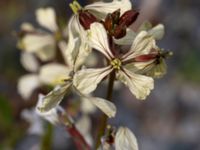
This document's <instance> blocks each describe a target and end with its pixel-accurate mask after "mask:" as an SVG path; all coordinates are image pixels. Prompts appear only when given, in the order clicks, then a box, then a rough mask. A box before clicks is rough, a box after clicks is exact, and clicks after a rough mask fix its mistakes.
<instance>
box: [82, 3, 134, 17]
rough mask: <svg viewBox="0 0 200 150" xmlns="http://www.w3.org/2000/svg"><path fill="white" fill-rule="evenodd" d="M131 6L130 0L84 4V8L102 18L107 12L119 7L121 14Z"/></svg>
mask: <svg viewBox="0 0 200 150" xmlns="http://www.w3.org/2000/svg"><path fill="white" fill-rule="evenodd" d="M131 8H132V5H131V1H130V0H113V1H112V2H95V3H93V4H90V5H87V6H85V9H87V10H89V11H91V12H93V14H94V15H95V16H97V17H99V19H104V18H105V17H106V15H107V14H108V13H113V12H114V11H116V10H118V9H120V11H121V15H122V14H123V13H124V12H126V11H128V10H130V9H131Z"/></svg>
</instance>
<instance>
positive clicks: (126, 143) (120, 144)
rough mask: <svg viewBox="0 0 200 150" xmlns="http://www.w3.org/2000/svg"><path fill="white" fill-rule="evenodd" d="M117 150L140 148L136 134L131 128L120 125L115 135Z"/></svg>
mask: <svg viewBox="0 0 200 150" xmlns="http://www.w3.org/2000/svg"><path fill="white" fill-rule="evenodd" d="M115 149H116V150H138V143H137V139H136V137H135V135H134V134H133V133H132V132H131V130H130V129H128V128H126V127H120V128H119V129H118V131H117V133H116V136H115Z"/></svg>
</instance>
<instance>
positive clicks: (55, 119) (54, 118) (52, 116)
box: [36, 94, 65, 125]
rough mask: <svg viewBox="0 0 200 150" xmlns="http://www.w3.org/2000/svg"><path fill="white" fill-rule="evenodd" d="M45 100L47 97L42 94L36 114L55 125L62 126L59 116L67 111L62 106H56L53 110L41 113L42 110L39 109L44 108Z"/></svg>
mask: <svg viewBox="0 0 200 150" xmlns="http://www.w3.org/2000/svg"><path fill="white" fill-rule="evenodd" d="M44 100H45V96H44V95H42V94H40V95H39V98H38V103H37V106H36V113H37V114H38V115H39V116H41V117H42V118H44V119H46V120H48V121H49V122H51V123H52V124H54V125H58V124H60V123H61V122H60V118H59V114H61V113H63V112H65V111H64V110H63V109H62V107H60V106H55V107H54V108H52V109H50V110H48V111H40V109H38V108H40V107H41V106H43V103H44Z"/></svg>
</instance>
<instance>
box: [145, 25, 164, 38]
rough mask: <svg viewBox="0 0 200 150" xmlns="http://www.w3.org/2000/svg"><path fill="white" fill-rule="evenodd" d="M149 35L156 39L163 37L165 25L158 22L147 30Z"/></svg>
mask: <svg viewBox="0 0 200 150" xmlns="http://www.w3.org/2000/svg"><path fill="white" fill-rule="evenodd" d="M148 34H149V35H152V36H153V37H154V38H155V39H156V40H160V39H162V38H163V36H164V34H165V27H164V25H162V24H158V25H157V26H155V27H153V28H152V29H151V30H149V31H148Z"/></svg>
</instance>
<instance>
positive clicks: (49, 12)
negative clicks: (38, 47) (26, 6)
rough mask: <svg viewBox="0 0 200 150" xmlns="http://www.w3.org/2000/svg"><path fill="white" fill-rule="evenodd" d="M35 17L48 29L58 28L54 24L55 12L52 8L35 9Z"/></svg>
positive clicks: (54, 29)
mask: <svg viewBox="0 0 200 150" xmlns="http://www.w3.org/2000/svg"><path fill="white" fill-rule="evenodd" d="M36 19H37V21H38V23H39V24H40V25H41V26H43V27H46V28H47V29H49V30H50V31H53V32H55V31H56V30H58V26H57V24H56V14H55V11H54V9H53V8H50V7H49V8H40V9H38V10H37V11H36Z"/></svg>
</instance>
